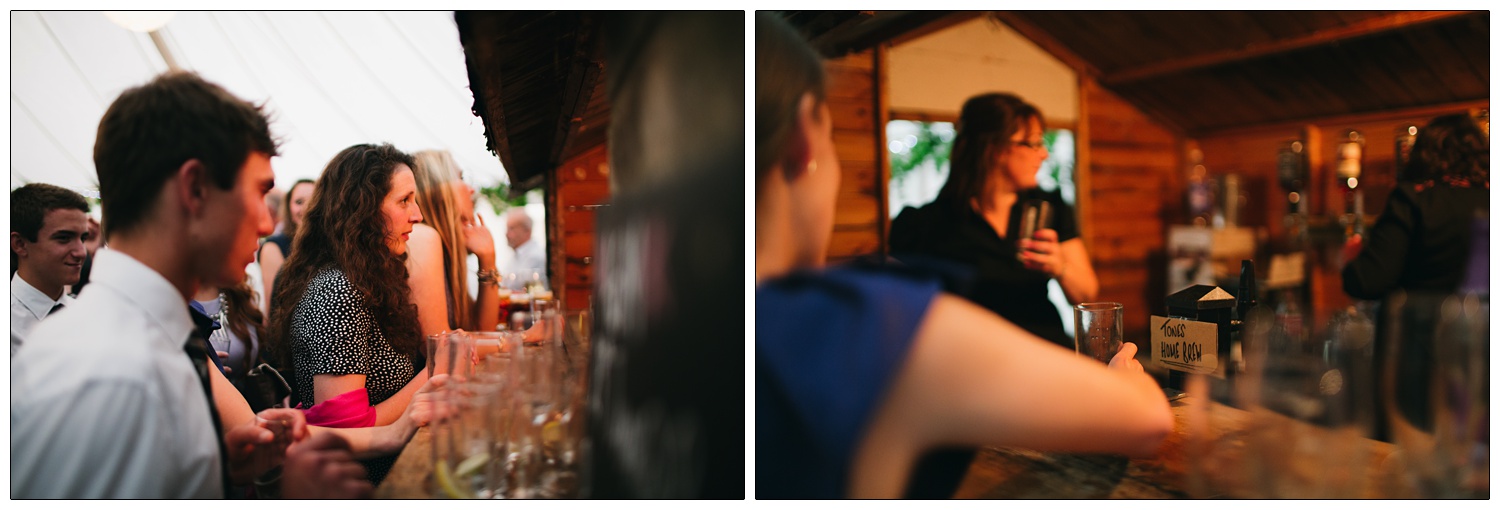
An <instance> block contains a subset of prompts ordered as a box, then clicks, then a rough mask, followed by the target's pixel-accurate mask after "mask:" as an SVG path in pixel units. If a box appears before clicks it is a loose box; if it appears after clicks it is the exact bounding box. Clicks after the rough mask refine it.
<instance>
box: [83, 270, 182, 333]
mask: <svg viewBox="0 0 1500 510" xmlns="http://www.w3.org/2000/svg"><path fill="white" fill-rule="evenodd" d="M89 279H90V281H89V288H93V287H94V286H95V285H98V286H100V287H104V288H108V289H110V290H113V291H114V292H115V293H117V294H119V296H120V297H121V299H123V300H125V301H129V302H131V303H133V304H134V305H135V306H136V307H138V308H140V309H141V310H142V311H144V312H145V313H146V316H147V317H149V318H150V319H151V320H152V321H153V322H155V323H156V324H157V327H159V328H161V329H162V331H163V332H164V333H165V334H166V335H167V337H166V338H165V339H164V340H163V341H166V342H169V343H170V344H172V346H173V347H174V348H179V349H180V348H181V347H182V344H183V342H186V341H187V339H188V335H189V334H190V333H191V332H192V331H193V320H192V318H191V317H190V316H189V315H188V304H187V300H186V299H183V297H182V294H181V293H180V292H178V290H177V287H174V286H172V283H171V282H169V281H167V279H166V278H165V277H163V276H162V275H161V274H160V273H157V272H156V271H155V270H153V269H151V268H150V267H148V266H146V265H145V264H142V263H141V262H140V261H139V260H136V259H135V258H133V257H131V256H129V255H126V254H124V253H121V252H117V251H114V250H111V249H109V248H100V249H99V251H98V252H95V253H94V267H93V269H92V270H90V273H89Z"/></svg>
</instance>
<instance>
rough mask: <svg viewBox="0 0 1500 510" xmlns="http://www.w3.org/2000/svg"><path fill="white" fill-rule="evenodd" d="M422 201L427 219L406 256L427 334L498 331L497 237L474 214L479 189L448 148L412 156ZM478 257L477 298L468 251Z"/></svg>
mask: <svg viewBox="0 0 1500 510" xmlns="http://www.w3.org/2000/svg"><path fill="white" fill-rule="evenodd" d="M413 156H414V157H415V158H416V160H417V165H416V166H415V167H413V168H412V171H413V172H414V174H415V177H416V179H417V205H418V206H419V207H421V208H422V213H423V214H422V223H419V224H417V225H414V226H413V229H412V233H411V241H410V242H409V243H408V247H409V251H408V255H407V259H406V267H407V271H408V273H409V274H410V280H409V281H410V284H411V292H412V301H413V302H415V303H416V304H417V317H418V322H420V323H421V327H422V335H423V336H426V335H431V334H433V333H437V332H440V331H443V330H452V329H465V330H469V331H493V330H494V329H495V326H496V325H498V324H499V323H500V308H499V307H500V293H499V289H500V285H499V272H498V271H496V270H495V240H494V237H493V236H492V235H491V234H490V231H489V229H488V228H485V226H484V220H483V219H480V218H479V216H478V215H476V214H474V198H473V197H474V190H473V189H472V188H470V187H469V186H468V185H467V184H465V183H464V181H463V171H462V170H460V169H459V168H458V164H456V163H454V161H453V155H451V154H449V153H448V152H447V151H433V150H429V151H422V152H418V153H416V154H414V155H413ZM470 253H472V254H474V256H475V257H477V258H478V259H479V292H478V296H479V297H478V299H477V300H476V299H471V298H470V297H469V281H468V278H467V270H468V254H470Z"/></svg>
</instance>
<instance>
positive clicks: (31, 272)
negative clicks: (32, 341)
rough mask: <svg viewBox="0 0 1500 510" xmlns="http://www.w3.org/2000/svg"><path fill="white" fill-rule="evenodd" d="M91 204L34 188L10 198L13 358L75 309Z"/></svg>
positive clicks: (67, 193) (46, 187) (47, 187)
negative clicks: (54, 317) (41, 327)
mask: <svg viewBox="0 0 1500 510" xmlns="http://www.w3.org/2000/svg"><path fill="white" fill-rule="evenodd" d="M88 212H89V204H88V202H87V201H85V200H84V199H83V195H79V194H78V193H76V192H74V191H73V190H69V189H67V188H62V187H58V186H53V185H51V184H42V183H32V184H27V185H25V186H21V187H19V188H16V189H15V190H14V191H11V192H10V261H11V264H10V267H11V271H12V272H11V275H10V356H11V358H12V359H14V358H15V356H16V350H17V349H20V347H21V344H22V343H24V342H25V341H26V336H27V335H28V334H30V333H31V330H32V329H33V328H35V327H36V325H37V324H38V323H40V322H42V319H45V318H47V315H49V314H51V313H52V312H53V311H54V310H60V309H62V307H67V306H69V305H72V304H73V298H72V297H70V296H68V295H67V294H65V293H63V290H64V287H66V286H68V285H73V284H75V283H78V276H79V274H80V271H81V270H82V268H83V259H84V257H86V256H87V251H86V250H85V248H84V245H85V243H86V242H87V241H88V238H89V222H88V221H89V220H88Z"/></svg>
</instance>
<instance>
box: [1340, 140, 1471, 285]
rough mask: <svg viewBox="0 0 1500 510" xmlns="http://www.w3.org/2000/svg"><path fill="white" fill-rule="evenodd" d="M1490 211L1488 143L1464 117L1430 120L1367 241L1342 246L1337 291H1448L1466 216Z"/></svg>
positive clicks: (1459, 261)
mask: <svg viewBox="0 0 1500 510" xmlns="http://www.w3.org/2000/svg"><path fill="white" fill-rule="evenodd" d="M1489 206H1490V140H1489V137H1488V136H1486V135H1485V133H1484V131H1483V130H1481V129H1480V128H1479V125H1478V124H1477V123H1475V122H1474V119H1473V118H1472V117H1470V116H1469V115H1468V114H1456V115H1445V116H1442V117H1438V118H1435V119H1432V122H1429V123H1428V124H1427V126H1426V127H1423V128H1422V130H1421V132H1419V133H1418V134H1417V142H1416V144H1414V145H1412V148H1411V161H1410V163H1409V164H1408V166H1407V170H1406V172H1405V173H1404V174H1403V175H1402V176H1401V182H1400V183H1398V184H1397V186H1396V189H1395V190H1393V191H1391V196H1390V198H1389V199H1387V200H1386V205H1385V212H1382V213H1381V214H1380V219H1379V220H1376V222H1375V226H1374V227H1372V228H1371V229H1370V232H1369V235H1368V236H1365V237H1364V238H1361V237H1359V236H1356V237H1354V238H1351V239H1350V243H1349V245H1348V246H1346V248H1345V250H1346V251H1345V253H1346V255H1347V257H1346V259H1345V260H1348V261H1349V263H1348V265H1346V266H1344V292H1347V293H1349V295H1350V296H1353V297H1356V298H1359V299H1382V298H1384V297H1385V296H1386V294H1389V293H1390V292H1391V291H1393V290H1396V289H1403V290H1406V291H1408V292H1410V291H1432V292H1445V293H1447V292H1453V291H1454V290H1457V289H1458V284H1459V280H1460V279H1461V278H1462V277H1463V270H1464V267H1465V263H1466V262H1467V261H1468V256H1469V229H1470V225H1471V224H1472V223H1473V220H1474V214H1475V213H1476V212H1478V211H1481V210H1489Z"/></svg>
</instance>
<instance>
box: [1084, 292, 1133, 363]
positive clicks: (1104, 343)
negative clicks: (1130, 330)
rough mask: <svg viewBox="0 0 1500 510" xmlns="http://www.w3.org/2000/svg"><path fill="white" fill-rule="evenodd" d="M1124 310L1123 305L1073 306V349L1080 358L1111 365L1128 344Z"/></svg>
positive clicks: (1088, 304) (1093, 304)
mask: <svg viewBox="0 0 1500 510" xmlns="http://www.w3.org/2000/svg"><path fill="white" fill-rule="evenodd" d="M1124 309H1125V305H1122V304H1120V303H1080V304H1077V305H1074V306H1073V348H1074V350H1075V351H1077V352H1078V354H1079V355H1082V356H1088V357H1090V358H1094V359H1096V360H1099V361H1102V362H1104V363H1106V364H1108V363H1109V360H1110V358H1113V357H1114V356H1115V354H1116V353H1118V352H1120V345H1121V344H1122V343H1123V342H1124V340H1125V337H1124V328H1123V322H1122V321H1123V320H1124V315H1125V314H1124Z"/></svg>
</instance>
